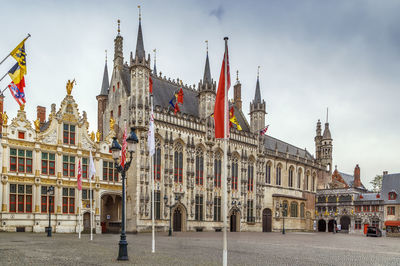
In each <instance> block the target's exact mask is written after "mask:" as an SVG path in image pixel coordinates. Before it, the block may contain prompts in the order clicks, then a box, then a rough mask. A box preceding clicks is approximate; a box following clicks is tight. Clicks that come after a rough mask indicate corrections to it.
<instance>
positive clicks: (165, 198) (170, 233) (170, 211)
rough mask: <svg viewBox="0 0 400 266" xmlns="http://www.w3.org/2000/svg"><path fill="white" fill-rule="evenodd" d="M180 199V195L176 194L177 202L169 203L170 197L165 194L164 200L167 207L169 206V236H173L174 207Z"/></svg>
mask: <svg viewBox="0 0 400 266" xmlns="http://www.w3.org/2000/svg"><path fill="white" fill-rule="evenodd" d="M178 201H179V197H178V195H176V196H175V203H174V204H171V203H170V204H169V205H168V197H167V195H164V202H165V207H167V208H169V229H168V236H172V228H171V222H172V208H173V207H174V206H175V205H176V203H177V202H178Z"/></svg>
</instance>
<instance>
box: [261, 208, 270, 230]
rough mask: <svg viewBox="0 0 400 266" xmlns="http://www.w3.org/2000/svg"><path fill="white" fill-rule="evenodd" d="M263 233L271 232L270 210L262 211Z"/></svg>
mask: <svg viewBox="0 0 400 266" xmlns="http://www.w3.org/2000/svg"><path fill="white" fill-rule="evenodd" d="M262 221H263V227H262V228H263V232H271V231H272V211H271V209H264V210H263V220H262Z"/></svg>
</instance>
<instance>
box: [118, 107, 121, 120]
mask: <svg viewBox="0 0 400 266" xmlns="http://www.w3.org/2000/svg"><path fill="white" fill-rule="evenodd" d="M120 116H121V105H118V117H120Z"/></svg>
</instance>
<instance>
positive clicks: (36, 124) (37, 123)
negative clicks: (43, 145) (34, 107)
mask: <svg viewBox="0 0 400 266" xmlns="http://www.w3.org/2000/svg"><path fill="white" fill-rule="evenodd" d="M33 123H34V124H35V129H36V132H39V131H40V121H39V119H36V120H35V122H33Z"/></svg>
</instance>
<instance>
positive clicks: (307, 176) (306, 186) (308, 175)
mask: <svg viewBox="0 0 400 266" xmlns="http://www.w3.org/2000/svg"><path fill="white" fill-rule="evenodd" d="M309 177H310V174H309V173H307V174H306V183H305V187H304V190H308V179H309Z"/></svg>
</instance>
